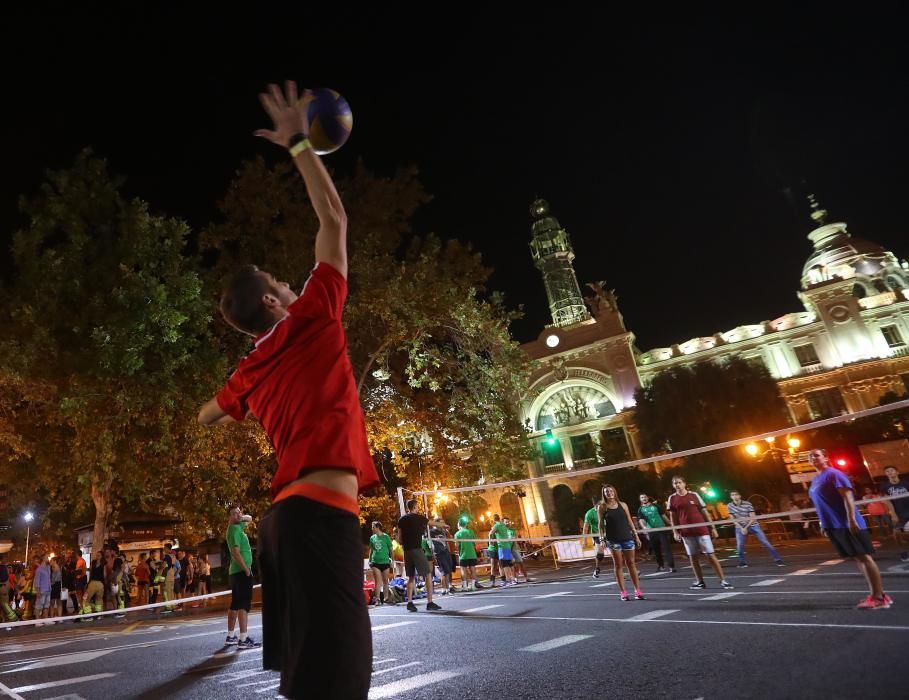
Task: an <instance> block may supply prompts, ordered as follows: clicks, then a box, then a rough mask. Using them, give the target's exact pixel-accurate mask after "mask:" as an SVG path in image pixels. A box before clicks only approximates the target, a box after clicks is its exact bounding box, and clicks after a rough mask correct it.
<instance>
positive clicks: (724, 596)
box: [698, 593, 742, 600]
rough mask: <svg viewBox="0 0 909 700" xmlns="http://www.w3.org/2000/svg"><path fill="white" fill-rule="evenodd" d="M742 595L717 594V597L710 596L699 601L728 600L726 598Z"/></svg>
mask: <svg viewBox="0 0 909 700" xmlns="http://www.w3.org/2000/svg"><path fill="white" fill-rule="evenodd" d="M737 595H742V594H741V593H717V594H716V595H709V596H707V597H706V598H698V600H726V598H732V597H733V596H737Z"/></svg>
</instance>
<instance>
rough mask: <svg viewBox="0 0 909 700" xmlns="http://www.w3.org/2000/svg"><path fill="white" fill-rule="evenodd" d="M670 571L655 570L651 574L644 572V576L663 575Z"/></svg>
mask: <svg viewBox="0 0 909 700" xmlns="http://www.w3.org/2000/svg"><path fill="white" fill-rule="evenodd" d="M670 573H672V572H671V571H656V572H654V573H652V574H644V576H645V577H647V578H649V577H651V576H665V575H666V574H670Z"/></svg>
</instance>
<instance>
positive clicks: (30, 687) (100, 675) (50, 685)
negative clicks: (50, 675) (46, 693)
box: [12, 673, 117, 693]
mask: <svg viewBox="0 0 909 700" xmlns="http://www.w3.org/2000/svg"><path fill="white" fill-rule="evenodd" d="M116 675H117V674H116V673H96V674H95V675H93V676H80V677H79V678H67V679H65V680H62V681H51V682H49V683H38V684H36V685H22V686H19V687H18V688H13V689H12V690H13V692H14V693H30V692H31V691H33V690H44V689H45V688H59V687H60V686H61V685H75V684H76V683H87V682H88V681H99V680H101V679H102V678H113V677H114V676H116Z"/></svg>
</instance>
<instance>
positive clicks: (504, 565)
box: [490, 513, 517, 586]
mask: <svg viewBox="0 0 909 700" xmlns="http://www.w3.org/2000/svg"><path fill="white" fill-rule="evenodd" d="M492 520H493V523H492V530H491V531H490V535H491V536H492V537H495V540H496V542H497V543H498V545H499V547H498V553H499V566H500V567H501V569H502V578H504V579H505V584H504V585H506V586H516V585H517V582H516V581H515V580H514V557H513V555H512V553H511V545H512V541H511V539H509V537H508V528H507V527H506V526H505V523H503V522H502V516H500V515H499V514H498V513H496V514H495V515H493V516H492Z"/></svg>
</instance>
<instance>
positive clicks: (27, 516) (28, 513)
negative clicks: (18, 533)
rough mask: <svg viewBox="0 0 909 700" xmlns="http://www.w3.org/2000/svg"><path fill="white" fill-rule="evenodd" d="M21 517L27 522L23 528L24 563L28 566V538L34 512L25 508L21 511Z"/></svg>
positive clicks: (30, 532)
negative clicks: (23, 511) (24, 528)
mask: <svg viewBox="0 0 909 700" xmlns="http://www.w3.org/2000/svg"><path fill="white" fill-rule="evenodd" d="M22 519H23V520H25V522H26V523H28V525H27V526H26V530H25V565H26V566H28V539H29V537H31V534H32V520H34V519H35V514H34V513H32V512H31V511H30V510H27V511H25V513H23V515H22Z"/></svg>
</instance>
